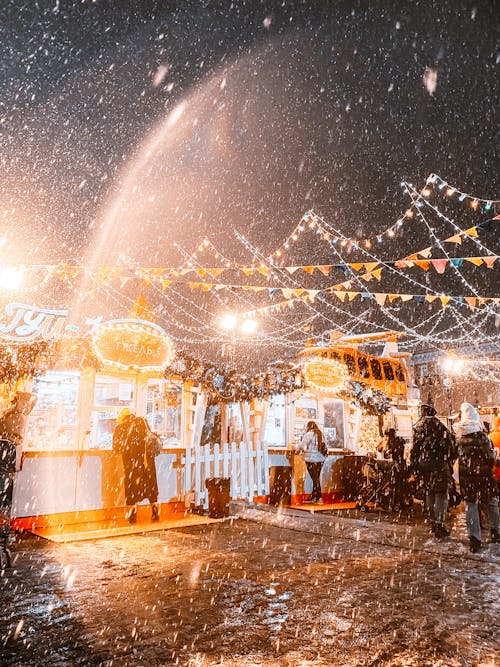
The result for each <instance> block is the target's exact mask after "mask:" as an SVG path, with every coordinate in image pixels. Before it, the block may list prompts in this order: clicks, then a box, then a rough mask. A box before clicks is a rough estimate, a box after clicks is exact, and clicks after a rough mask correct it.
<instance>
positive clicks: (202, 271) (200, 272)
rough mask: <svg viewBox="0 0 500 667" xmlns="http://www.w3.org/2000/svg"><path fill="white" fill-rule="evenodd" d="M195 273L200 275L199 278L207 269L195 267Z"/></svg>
mask: <svg viewBox="0 0 500 667" xmlns="http://www.w3.org/2000/svg"><path fill="white" fill-rule="evenodd" d="M196 273H197V274H198V275H199V276H200V278H202V277H203V276H205V275H206V274H207V270H206V269H196Z"/></svg>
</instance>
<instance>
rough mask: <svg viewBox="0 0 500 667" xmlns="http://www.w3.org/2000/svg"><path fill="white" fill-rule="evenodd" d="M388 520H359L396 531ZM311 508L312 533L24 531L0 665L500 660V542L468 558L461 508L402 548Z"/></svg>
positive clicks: (245, 528) (244, 666) (420, 665)
mask: <svg viewBox="0 0 500 667" xmlns="http://www.w3.org/2000/svg"><path fill="white" fill-rule="evenodd" d="M264 514H267V515H269V517H271V516H272V515H273V513H271V512H266V513H264V512H261V515H264ZM277 516H278V515H277V513H274V517H277ZM278 518H279V517H278ZM281 518H282V517H281ZM303 518H304V517H302V518H299V519H298V521H299V523H300V522H301V521H302V520H303ZM305 518H306V519H307V514H306V517H305ZM381 518H383V517H382V516H381V515H379V514H377V513H371V516H370V518H368V519H367V520H366V521H364V523H365V524H368V523H369V524H370V526H374V527H375V526H376V524H377V525H378V526H380V527H381V528H382V529H386V528H387V526H390V524H389V523H386V522H384V521H380V519H381ZM309 519H310V523H309V525H310V526H312V525H313V523H317V524H318V526H319V529H318V530H319V532H318V533H317V534H312V533H311V532H305V531H303V530H300V529H297V527H295V528H294V529H290V528H285V527H283V526H280V525H269V524H268V523H265V522H264V521H259V522H258V521H245V520H241V519H238V520H229V521H226V522H224V523H217V524H212V525H209V526H196V527H189V528H183V529H179V530H177V529H176V530H168V531H164V532H158V533H150V534H143V535H133V536H127V537H117V538H112V539H106V540H98V541H89V542H79V543H73V544H65V545H57V544H53V543H50V542H46V541H44V540H42V539H40V538H35V537H23V538H22V539H21V540H20V541H19V542H18V543H17V544H16V545H15V562H14V568H13V569H12V570H11V571H8V570H6V571H4V572H2V578H1V586H2V588H1V599H2V605H0V664H2V665H23V666H24V665H36V666H38V665H92V666H94V665H104V666H109V667H111V666H116V667H123V666H125V665H127V666H128V665H147V666H148V667H154V666H156V665H158V666H159V665H166V666H170V665H183V666H185V667H208V666H215V665H226V666H228V667H229V666H232V667H257V666H262V667H264V666H265V667H285V666H286V667H313V666H314V667H327V666H328V667H333V666H335V667H341V666H343V665H345V666H355V665H360V666H370V667H376V666H387V667H389V666H402V665H407V666H409V665H412V666H415V667H426V666H428V667H430V666H431V665H432V666H438V667H439V666H441V667H444V666H450V667H455V666H456V667H465V666H470V667H473V666H477V667H479V666H484V667H486V666H488V667H493V666H495V665H499V664H500V658H499V656H500V640H499V630H500V596H499V594H498V589H499V585H500V557H499V556H500V553H497V551H498V552H500V546H497V545H491V546H489V547H487V548H486V549H485V552H484V554H482V556H481V558H479V559H477V558H471V557H469V555H468V551H467V549H466V548H465V544H463V543H462V542H463V540H462V536H463V523H462V524H461V522H463V519H462V517H461V516H460V515H459V516H457V517H456V519H455V520H454V521H455V523H456V527H455V532H456V533H457V535H458V538H455V539H453V540H449V541H447V542H448V544H445V546H443V544H441V543H440V544H437V543H436V542H435V540H431V539H429V537H428V535H427V531H426V528H425V527H424V526H422V524H421V522H418V521H417V522H415V521H414V520H410V521H409V523H410V524H411V523H412V521H413V523H415V525H413V526H411V525H410V526H408V525H405V521H402V522H401V525H400V527H399V529H400V530H401V531H403V533H404V534H405V535H406V536H407V537H408V530H410V531H414V532H415V533H416V534H417V537H416V538H415V539H414V540H413V541H412V542H411V543H409V542H408V540H407V541H406V543H405V544H403V543H400V544H397V545H394V544H391V543H390V542H387V541H386V542H384V541H383V540H375V541H368V539H364V533H363V530H362V529H361V530H359V526H358V525H357V523H356V521H357V519H356V517H354V518H353V519H352V520H351V523H352V528H353V529H354V532H352V531H351V532H352V535H353V536H352V537H349V536H348V535H350V534H351V533H348V532H347V531H344V533H342V535H341V536H339V535H332V534H328V531H326V530H325V529H324V526H325V525H327V524H328V523H331V522H332V521H333V522H334V524H335V522H337V523H338V521H339V519H338V516H334V515H333V514H332V515H331V516H329V517H328V516H322V517H316V516H310V515H309ZM294 520H295V519H294ZM358 523H360V522H359V521H358ZM406 523H408V522H406ZM346 525H348V521H347V523H346ZM322 526H323V528H322ZM341 528H342V526H341ZM371 532H373V531H371ZM367 534H368V533H367Z"/></svg>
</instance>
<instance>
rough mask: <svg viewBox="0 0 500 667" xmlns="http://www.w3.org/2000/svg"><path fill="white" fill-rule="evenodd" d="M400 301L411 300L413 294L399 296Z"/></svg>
mask: <svg viewBox="0 0 500 667" xmlns="http://www.w3.org/2000/svg"><path fill="white" fill-rule="evenodd" d="M399 296H400V297H401V301H410V300H411V299H413V294H400V295H399Z"/></svg>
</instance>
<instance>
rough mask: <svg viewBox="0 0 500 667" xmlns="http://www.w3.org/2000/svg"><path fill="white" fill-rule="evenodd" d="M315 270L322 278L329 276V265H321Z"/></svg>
mask: <svg viewBox="0 0 500 667" xmlns="http://www.w3.org/2000/svg"><path fill="white" fill-rule="evenodd" d="M316 268H317V269H318V271H321V273H322V274H323V275H324V276H328V275H330V265H329V264H323V265H321V266H317V267H316Z"/></svg>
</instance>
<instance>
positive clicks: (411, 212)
mask: <svg viewBox="0 0 500 667" xmlns="http://www.w3.org/2000/svg"><path fill="white" fill-rule="evenodd" d="M405 216H406V217H407V218H413V211H412V210H411V208H409V209H408V210H407V211H405Z"/></svg>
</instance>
